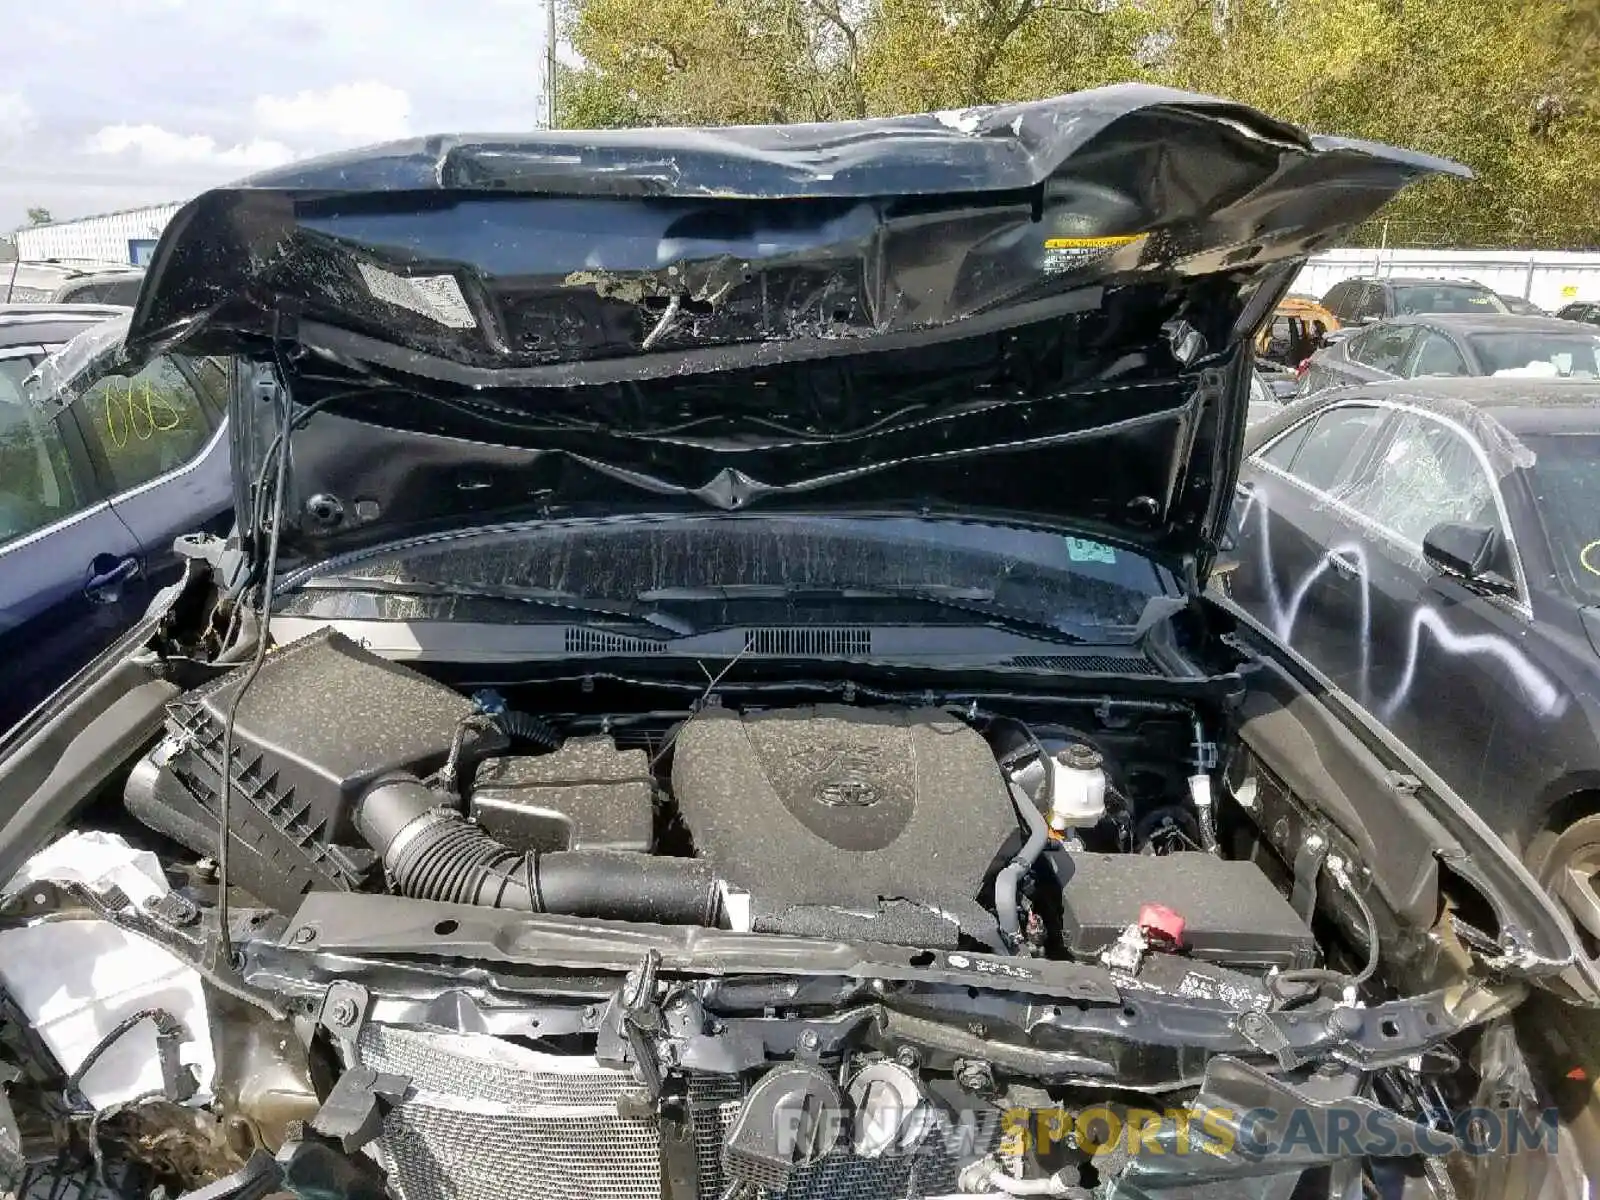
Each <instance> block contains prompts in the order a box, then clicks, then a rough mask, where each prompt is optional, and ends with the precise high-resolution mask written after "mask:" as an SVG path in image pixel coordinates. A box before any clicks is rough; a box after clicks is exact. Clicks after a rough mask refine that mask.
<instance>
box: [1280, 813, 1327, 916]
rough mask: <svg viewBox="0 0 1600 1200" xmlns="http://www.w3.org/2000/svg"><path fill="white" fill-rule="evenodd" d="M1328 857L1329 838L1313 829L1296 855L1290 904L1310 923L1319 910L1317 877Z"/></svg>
mask: <svg viewBox="0 0 1600 1200" xmlns="http://www.w3.org/2000/svg"><path fill="white" fill-rule="evenodd" d="M1327 857H1328V839H1327V837H1325V836H1324V835H1323V834H1320V833H1317V832H1316V831H1314V830H1313V831H1311V832H1309V833H1307V834H1306V840H1305V841H1304V842H1302V843H1301V844H1300V849H1299V851H1298V852H1297V853H1296V854H1295V856H1294V890H1293V891H1292V892H1291V893H1290V895H1289V904H1290V906H1291V907H1292V908H1293V909H1294V911H1295V912H1296V913H1298V914H1299V915H1300V919H1301V920H1302V921H1305V922H1307V923H1309V922H1310V921H1311V917H1312V914H1313V913H1315V912H1316V910H1317V878H1318V877H1319V876H1320V875H1321V874H1322V864H1323V862H1324V861H1325V860H1326V859H1327Z"/></svg>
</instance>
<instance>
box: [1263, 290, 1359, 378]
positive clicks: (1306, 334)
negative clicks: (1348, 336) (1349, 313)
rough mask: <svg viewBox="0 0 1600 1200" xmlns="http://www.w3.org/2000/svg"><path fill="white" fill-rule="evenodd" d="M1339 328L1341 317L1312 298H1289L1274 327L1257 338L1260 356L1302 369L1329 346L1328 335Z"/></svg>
mask: <svg viewBox="0 0 1600 1200" xmlns="http://www.w3.org/2000/svg"><path fill="white" fill-rule="evenodd" d="M1338 328H1339V318H1338V317H1336V316H1334V315H1333V314H1332V313H1331V312H1329V311H1328V310H1327V309H1325V308H1323V307H1322V305H1321V304H1319V303H1318V302H1317V301H1316V300H1315V299H1314V298H1313V297H1311V296H1296V295H1289V296H1285V297H1284V298H1283V300H1282V301H1281V302H1280V303H1279V304H1278V307H1277V309H1276V311H1274V312H1273V314H1272V321H1271V323H1270V324H1267V325H1263V326H1262V327H1261V332H1260V333H1258V334H1257V335H1256V357H1257V358H1259V359H1262V360H1263V361H1265V362H1271V363H1281V364H1282V365H1283V366H1286V367H1289V368H1291V369H1292V368H1295V367H1298V366H1299V365H1300V364H1301V363H1303V362H1304V361H1305V360H1306V359H1308V358H1310V357H1311V356H1312V355H1313V354H1315V353H1316V352H1317V351H1318V350H1320V349H1322V347H1323V346H1324V345H1326V344H1327V337H1328V334H1330V333H1332V332H1333V331H1334V330H1335V329H1338Z"/></svg>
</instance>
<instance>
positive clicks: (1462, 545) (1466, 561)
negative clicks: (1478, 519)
mask: <svg viewBox="0 0 1600 1200" xmlns="http://www.w3.org/2000/svg"><path fill="white" fill-rule="evenodd" d="M1499 543H1500V533H1499V531H1498V530H1496V529H1494V528H1492V527H1490V526H1488V525H1463V524H1458V523H1457V522H1455V521H1444V522H1441V523H1440V524H1438V525H1435V526H1434V527H1433V528H1432V529H1430V530H1428V532H1427V533H1426V534H1425V535H1424V536H1423V539H1422V557H1423V558H1425V559H1427V560H1428V564H1429V565H1430V566H1432V567H1433V568H1434V570H1436V571H1438V572H1440V573H1441V574H1443V575H1454V576H1455V577H1456V578H1458V579H1466V580H1469V581H1472V582H1479V581H1481V577H1482V576H1483V575H1484V574H1485V573H1487V572H1488V571H1489V569H1490V567H1491V566H1492V565H1493V563H1494V556H1495V551H1496V550H1497V549H1499Z"/></svg>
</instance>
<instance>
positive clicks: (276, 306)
mask: <svg viewBox="0 0 1600 1200" xmlns="http://www.w3.org/2000/svg"><path fill="white" fill-rule="evenodd" d="M1441 171H1445V172H1455V173H1462V172H1461V171H1460V168H1457V167H1455V166H1454V165H1453V164H1450V163H1446V162H1443V161H1440V160H1436V159H1430V158H1426V157H1423V156H1419V155H1414V154H1410V153H1407V152H1404V151H1399V150H1394V149H1391V148H1388V147H1382V146H1375V145H1370V144H1366V143H1357V142H1351V141H1347V140H1341V139H1331V138H1321V137H1313V136H1308V135H1306V134H1304V133H1302V132H1300V131H1299V130H1297V129H1295V128H1293V127H1291V126H1286V125H1283V124H1281V123H1279V122H1276V121H1273V120H1270V119H1269V118H1266V117H1264V116H1262V115H1261V114H1260V113H1257V112H1254V111H1252V110H1250V109H1247V108H1243V107H1241V106H1238V105H1233V104H1228V103H1225V102H1222V101H1218V100H1214V99H1210V98H1206V97H1201V96H1195V95H1189V94H1185V93H1180V92H1172V91H1167V90H1164V89H1156V88H1149V87H1143V86H1132V85H1130V86H1123V87H1114V88H1105V89H1100V90H1098V91H1093V92H1086V93H1081V94H1078V95H1072V96H1065V97H1061V98H1058V99H1053V100H1044V101H1038V102H1035V103H1028V104H1015V105H1002V106H995V107H991V108H982V109H970V110H964V111H960V112H954V113H941V114H933V115H923V116H914V117H899V118H891V119H884V120H870V121H859V122H849V123H843V124H835V125H811V126H772V127H752V128H731V129H639V130H627V131H611V132H601V133H592V132H543V133H539V134H536V135H532V136H528V137H467V136H451V137H437V138H424V139H417V140H413V141H408V142H403V143H396V144H394V145H391V146H385V147H379V148H375V149H370V150H364V151H358V152H354V153H351V154H346V155H341V156H336V157H332V158H327V159H322V160H318V161H315V162H310V163H305V164H299V165H296V166H292V167H288V168H284V169H282V170H279V171H276V172H271V173H268V174H264V175H259V176H256V177H255V178H253V179H250V180H247V181H245V182H244V183H242V184H239V185H237V186H234V187H229V188H223V189H219V190H216V191H213V192H208V193H206V194H205V195H203V196H201V197H199V198H198V199H197V200H195V201H193V202H192V203H190V204H189V205H187V206H186V207H185V208H184V209H183V210H182V211H181V212H180V213H179V214H178V216H177V217H176V218H175V219H174V220H173V222H172V223H171V225H170V226H169V228H168V231H167V233H166V235H165V237H163V239H162V241H161V244H160V246H159V247H158V249H157V251H156V254H155V257H154V260H153V262H152V264H151V266H150V268H149V273H148V277H147V283H146V286H145V288H144V291H143V293H142V294H141V296H140V299H139V303H138V306H137V308H136V310H135V313H134V318H133V322H132V327H131V329H130V331H129V335H128V339H129V348H130V352H131V353H133V354H135V355H138V354H143V353H149V352H151V351H153V350H155V349H158V348H161V347H163V346H167V345H171V344H173V343H174V342H178V341H188V342H190V344H191V346H192V347H193V348H194V349H196V350H200V351H205V352H212V353H232V354H242V355H245V356H249V357H253V358H256V359H258V360H261V361H269V360H277V361H279V362H280V363H282V364H283V365H284V366H285V367H286V368H287V370H288V372H289V374H290V376H291V379H290V383H291V386H292V388H293V390H294V393H295V396H296V399H297V400H300V401H302V402H305V401H311V400H315V399H317V398H320V397H322V396H326V395H327V394H328V393H329V392H330V391H333V390H337V391H341V392H344V391H355V392H357V393H359V394H357V395H356V396H355V397H354V398H350V399H344V400H337V401H330V402H329V403H328V405H327V407H326V409H325V415H324V416H323V417H321V418H319V419H318V420H317V421H312V422H311V423H309V424H308V425H307V427H306V429H305V430H304V431H303V432H302V433H301V434H300V435H299V439H303V441H304V442H305V443H306V444H307V445H308V447H310V450H309V452H308V453H307V454H302V453H301V450H300V447H299V446H298V445H297V458H296V467H295V471H296V490H297V491H299V492H300V493H301V494H305V493H306V489H307V488H308V487H309V486H311V485H312V483H313V482H314V484H315V487H316V489H317V491H318V492H320V493H321V494H323V495H328V496H333V497H335V498H341V499H342V500H343V501H345V502H346V503H343V504H342V505H341V506H340V508H341V511H342V512H344V513H357V512H358V511H359V513H361V514H364V515H361V516H359V518H358V517H356V516H341V517H340V518H339V519H337V520H334V521H331V522H330V521H328V520H323V521H322V522H321V523H320V525H319V526H318V527H317V528H315V529H310V528H305V529H289V530H287V531H286V533H287V536H288V537H289V538H290V542H291V544H292V545H293V544H294V543H295V542H296V539H297V538H298V540H299V543H300V544H299V545H297V546H295V547H294V548H295V549H297V550H299V551H301V552H305V553H311V554H317V553H326V552H332V551H334V550H337V549H340V548H344V547H348V546H350V545H352V544H359V543H370V542H372V541H376V540H382V539H383V538H385V537H390V536H397V535H398V534H400V533H402V532H409V531H412V530H414V529H416V528H418V527H427V526H437V525H439V524H441V523H444V524H450V523H455V524H459V523H463V522H478V521H483V520H488V519H506V518H509V517H512V516H514V515H516V514H517V513H518V512H520V511H523V510H525V509H527V508H528V507H529V506H530V505H536V506H537V508H538V510H539V511H540V512H543V513H551V512H562V511H573V512H576V511H594V510H596V509H600V510H615V511H619V512H620V511H638V510H641V509H650V510H656V511H659V510H661V509H663V508H667V509H671V508H696V507H698V508H701V509H702V510H703V509H704V508H705V507H706V506H710V507H712V508H715V509H723V510H732V509H738V508H746V507H750V506H753V505H763V506H768V507H773V508H779V507H784V506H797V507H804V508H808V509H812V510H815V509H817V508H843V507H850V508H863V507H865V508H872V509H875V510H880V511H881V510H898V511H904V510H916V511H928V510H930V509H932V510H951V511H965V512H970V511H984V512H989V513H993V514H997V515H1001V516H1013V517H1017V518H1021V519H1028V520H1033V521H1040V522H1045V523H1050V524H1059V525H1062V526H1064V527H1067V526H1070V527H1073V528H1076V529H1081V530H1084V531H1092V532H1094V533H1097V534H1099V535H1100V536H1105V537H1109V538H1112V539H1113V540H1119V541H1123V542H1125V543H1128V544H1132V545H1134V546H1137V547H1139V548H1142V549H1144V550H1146V551H1148V552H1150V553H1152V554H1154V555H1156V556H1158V557H1161V558H1164V559H1165V560H1167V561H1169V562H1170V563H1173V564H1174V565H1177V566H1180V567H1181V569H1182V570H1183V572H1184V574H1186V575H1189V576H1190V577H1191V578H1194V579H1196V580H1198V579H1199V578H1201V577H1203V574H1204V571H1205V568H1206V566H1207V565H1208V562H1209V559H1210V557H1211V555H1212V554H1213V553H1214V552H1215V542H1216V537H1217V534H1218V531H1219V530H1220V528H1221V524H1222V519H1223V514H1224V512H1225V509H1226V504H1227V499H1228V496H1229V494H1230V493H1231V490H1232V484H1233V478H1234V472H1235V469H1236V464H1237V458H1238V445H1239V442H1240V438H1241V435H1242V430H1243V425H1244V414H1245V410H1246V406H1247V400H1248V386H1247V382H1248V367H1249V362H1248V353H1249V337H1250V334H1251V332H1252V330H1253V329H1254V328H1255V327H1256V326H1257V325H1258V324H1259V323H1260V321H1261V320H1262V319H1263V318H1264V317H1265V316H1266V315H1267V314H1269V313H1270V312H1271V310H1272V307H1273V305H1274V304H1275V303H1276V301H1277V299H1278V297H1279V296H1280V295H1281V294H1282V293H1283V291H1284V290H1285V289H1286V288H1287V286H1288V284H1289V282H1290V280H1291V279H1292V277H1293V275H1294V272H1295V271H1296V270H1297V268H1298V266H1299V265H1300V263H1301V262H1303V261H1304V259H1305V258H1306V256H1307V255H1309V254H1310V253H1311V252H1313V251H1314V250H1315V249H1317V248H1319V247H1320V246H1323V245H1325V244H1327V243H1329V242H1330V241H1332V240H1334V239H1335V238H1337V236H1338V235H1339V234H1340V233H1341V232H1342V231H1344V230H1346V229H1348V228H1349V227H1350V226H1352V225H1354V224H1356V223H1357V222H1359V221H1361V220H1363V219H1365V218H1366V217H1368V216H1370V215H1371V214H1372V213H1373V212H1374V211H1375V210H1376V209H1377V208H1378V207H1379V206H1381V205H1382V204H1383V203H1384V202H1385V201H1386V200H1387V199H1389V197H1390V196H1392V195H1393V194H1394V193H1395V192H1396V191H1398V190H1399V189H1400V188H1401V187H1403V186H1404V185H1405V184H1406V183H1408V182H1409V181H1411V180H1413V179H1415V178H1417V177H1419V176H1421V175H1424V174H1428V173H1431V172H1441ZM274 342H276V346H274ZM303 351H307V352H309V353H302V352H303ZM380 389H381V390H380ZM319 422H320V423H319ZM319 429H320V430H321V432H320V433H319ZM361 430H364V431H366V435H370V437H369V438H368V439H367V442H366V443H364V442H363V438H364V436H365V435H363V434H362V433H361V432H359V431H361ZM397 431H399V432H402V433H404V434H407V435H410V436H411V437H413V438H415V439H418V440H417V441H416V444H415V445H413V446H411V450H412V451H414V453H410V454H408V453H407V452H406V447H405V446H404V445H402V446H401V447H399V448H397V447H396V446H395V444H394V442H395V438H394V434H395V433H396V432H397ZM334 436H336V437H338V438H339V439H342V446H343V449H342V450H340V449H338V448H335V447H332V446H325V447H324V448H325V449H327V450H328V453H327V454H324V455H321V456H320V457H319V456H318V455H317V454H316V453H315V446H316V444H317V442H318V441H319V439H322V440H324V441H326V439H327V438H329V437H334ZM424 447H425V448H424ZM446 447H448V449H447V448H446ZM380 448H381V450H382V451H383V453H384V454H385V455H386V458H385V461H383V462H381V463H379V462H377V461H376V460H375V456H376V454H377V452H378V451H379V450H380ZM444 460H449V469H448V470H447V471H446V472H445V476H446V477H441V476H440V474H439V469H440V464H441V462H443V461H444ZM319 464H320V465H319ZM423 464H427V466H426V467H425V466H424V465H423ZM241 465H242V466H244V467H246V468H248V466H249V464H248V463H245V464H241ZM308 472H310V473H311V474H316V475H317V478H315V480H312V479H311V478H310V476H309V475H308ZM430 472H431V474H430ZM473 472H477V473H478V475H486V476H488V477H489V479H488V482H487V483H484V482H483V481H482V480H481V479H480V480H479V482H477V483H474V484H473V486H472V488H471V489H470V490H471V491H472V493H473V495H472V497H471V499H470V500H467V499H464V498H463V497H462V496H461V495H459V494H455V495H453V496H451V497H450V498H449V499H441V498H440V496H439V495H438V490H439V487H440V485H441V484H442V485H443V486H444V487H445V488H446V490H447V491H448V490H452V486H451V484H450V482H449V478H448V477H452V476H453V477H457V478H459V477H463V473H465V474H472V473H473ZM505 472H510V475H509V476H504V473H505ZM497 473H498V474H497ZM459 487H460V485H459V484H458V485H456V488H455V489H454V490H456V491H459ZM430 497H431V498H430ZM357 501H360V502H362V503H360V504H357V503H356V502H357Z"/></svg>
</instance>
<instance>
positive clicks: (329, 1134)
mask: <svg viewBox="0 0 1600 1200" xmlns="http://www.w3.org/2000/svg"><path fill="white" fill-rule="evenodd" d="M410 1088H411V1080H410V1079H408V1078H407V1077H406V1076H404V1075H385V1074H381V1073H379V1072H377V1071H374V1070H373V1069H372V1068H371V1067H351V1068H350V1069H349V1070H348V1071H346V1072H345V1073H344V1074H343V1075H341V1076H339V1082H337V1083H335V1084H334V1085H333V1090H332V1091H331V1092H329V1093H328V1098H327V1099H326V1100H324V1101H323V1102H322V1107H321V1108H319V1109H317V1115H316V1116H314V1117H312V1118H311V1120H310V1121H309V1122H308V1124H309V1125H310V1128H311V1130H312V1131H313V1132H314V1133H317V1134H320V1135H321V1136H322V1137H325V1138H327V1139H329V1140H330V1141H334V1142H337V1143H338V1144H339V1145H340V1147H341V1148H342V1149H343V1150H344V1152H345V1153H346V1154H354V1153H355V1152H356V1151H357V1150H359V1149H361V1148H362V1147H363V1146H365V1145H367V1143H369V1142H371V1141H373V1140H374V1139H375V1138H376V1137H377V1136H378V1135H379V1134H380V1133H382V1132H383V1119H384V1117H385V1116H387V1115H388V1112H389V1109H391V1108H392V1107H394V1105H396V1104H398V1103H399V1102H400V1101H402V1100H404V1099H405V1097H406V1092H407V1091H409V1090H410Z"/></svg>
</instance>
